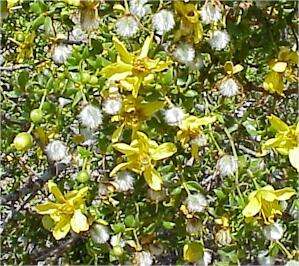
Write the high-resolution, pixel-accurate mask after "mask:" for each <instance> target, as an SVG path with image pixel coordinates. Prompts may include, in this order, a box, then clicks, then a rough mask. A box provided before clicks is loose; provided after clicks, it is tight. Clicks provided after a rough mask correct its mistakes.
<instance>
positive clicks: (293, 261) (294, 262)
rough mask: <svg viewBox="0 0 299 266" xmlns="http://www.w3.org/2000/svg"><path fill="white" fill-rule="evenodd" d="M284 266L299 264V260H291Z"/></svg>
mask: <svg viewBox="0 0 299 266" xmlns="http://www.w3.org/2000/svg"><path fill="white" fill-rule="evenodd" d="M273 264H274V263H273ZM273 264H272V265H273ZM284 266H299V262H298V261H296V260H289V261H288V262H287V263H286V264H285V265H284Z"/></svg>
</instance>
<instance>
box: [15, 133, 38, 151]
mask: <svg viewBox="0 0 299 266" xmlns="http://www.w3.org/2000/svg"><path fill="white" fill-rule="evenodd" d="M32 143H33V138H32V136H31V135H30V134H29V133H27V132H22V133H19V134H18V135H17V136H16V137H15V139H14V141H13V144H14V145H15V147H16V149H17V150H18V151H26V150H28V149H29V148H30V147H31V146H32Z"/></svg>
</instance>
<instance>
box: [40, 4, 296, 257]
mask: <svg viewBox="0 0 299 266" xmlns="http://www.w3.org/2000/svg"><path fill="white" fill-rule="evenodd" d="M93 3H94V2H93ZM81 5H82V3H81ZM88 8H91V9H92V10H95V6H93V5H92V6H91V7H90V6H89V7H88ZM174 9H175V12H176V13H177V14H178V16H179V17H180V19H181V21H180V27H179V29H178V31H177V32H176V34H175V39H180V38H181V37H182V36H184V37H186V36H189V38H190V37H191V39H192V42H193V43H194V44H197V43H199V41H200V40H201V39H202V37H203V28H202V25H201V23H200V21H199V11H198V10H197V9H196V7H195V5H194V4H192V3H189V4H184V3H182V2H179V1H178V2H175V3H174ZM186 29H188V30H186ZM152 42H153V34H150V36H148V37H147V38H146V39H145V41H144V44H143V46H142V47H141V49H140V50H138V51H135V52H129V51H128V50H127V48H126V46H125V45H124V43H123V42H121V41H120V40H119V39H118V38H117V37H113V44H114V47H115V49H116V51H117V59H116V62H115V63H111V64H109V65H107V66H105V67H104V68H103V69H101V71H100V75H101V76H102V77H104V78H106V79H107V83H108V84H109V86H110V87H114V88H116V91H111V92H109V95H108V96H107V97H108V98H110V99H112V98H113V97H121V99H122V107H121V110H120V112H118V113H117V114H114V115H113V116H112V117H111V121H112V122H118V123H120V126H119V127H117V129H116V130H115V131H114V133H113V135H112V143H113V145H112V147H113V148H114V149H115V150H117V151H118V152H120V153H122V154H123V155H124V156H123V157H124V158H125V160H126V161H125V162H121V163H119V164H118V165H117V166H115V168H114V169H113V170H112V171H111V172H110V176H111V177H113V176H115V175H116V173H117V172H118V171H120V170H126V169H127V170H130V171H132V172H135V173H137V174H138V175H142V176H143V177H144V179H145V182H146V183H147V184H148V186H149V187H150V188H151V189H152V190H155V191H158V190H161V189H162V185H163V178H162V176H161V174H160V173H159V172H158V171H157V170H156V168H155V166H156V164H157V161H160V160H163V159H166V158H169V157H171V156H172V155H174V154H175V153H176V152H177V148H176V146H175V144H173V143H162V144H160V145H159V144H158V143H157V142H156V141H154V140H151V139H150V138H148V136H147V135H146V134H145V133H144V132H141V131H140V130H141V128H142V123H143V122H145V121H146V120H148V119H149V118H150V117H151V116H152V115H153V114H154V113H155V112H156V111H158V110H160V109H161V108H163V107H164V106H165V104H166V103H167V101H166V102H164V101H152V102H147V101H145V100H144V97H143V95H142V94H143V90H144V88H145V87H146V86H150V85H152V84H153V83H154V82H155V75H156V74H157V73H159V72H162V71H164V70H166V69H168V68H169V67H170V66H171V65H172V63H173V62H172V60H171V59H170V58H169V57H166V59H165V60H161V59H159V58H155V59H152V58H150V57H149V56H148V54H149V50H150V47H151V44H152ZM296 61H297V53H294V52H290V51H288V50H286V49H282V50H281V51H280V53H279V56H278V59H276V60H273V61H272V62H270V64H269V66H270V69H271V70H270V72H269V73H268V75H267V76H266V78H265V81H264V88H265V89H266V90H269V91H270V92H277V93H279V94H283V87H284V86H283V78H284V77H286V78H289V79H291V80H294V79H295V77H294V73H293V72H292V66H293V65H294V64H296ZM224 69H225V72H226V75H227V76H226V77H225V79H224V80H222V81H221V84H222V83H223V81H226V80H229V79H232V80H233V81H234V84H237V79H236V78H235V77H234V75H235V74H237V73H238V72H240V71H242V70H243V66H242V65H239V64H238V65H235V66H234V65H233V63H232V62H226V64H225V66H224ZM237 87H238V86H237ZM224 90H225V88H224ZM215 121H216V117H215V116H206V117H201V118H199V117H196V116H193V115H190V114H185V115H184V118H183V119H182V122H181V123H179V124H178V125H177V126H178V131H177V139H178V141H180V143H181V144H182V146H183V147H188V146H189V145H190V146H191V154H192V156H193V158H195V159H198V147H199V146H198V143H197V142H196V141H194V140H195V139H196V138H198V137H199V136H201V135H202V126H206V125H210V124H212V123H214V122H215ZM269 121H270V123H271V126H272V128H273V129H274V130H275V131H276V132H277V133H276V136H275V138H273V139H270V140H268V141H266V143H265V144H264V145H263V150H266V149H270V148H273V149H275V150H277V151H278V152H279V153H280V154H282V155H288V156H289V160H290V163H291V164H292V165H293V166H294V167H295V168H296V169H297V170H298V171H299V161H298V160H299V145H298V136H299V124H298V125H297V127H295V126H288V125H286V124H285V123H284V122H283V121H281V120H280V119H279V118H277V117H276V116H274V115H271V116H270V117H269ZM125 128H129V129H131V130H132V138H131V143H130V144H126V143H120V142H118V141H119V139H121V136H122V134H123V130H124V129H125ZM48 187H49V190H50V192H51V193H52V194H53V195H54V196H55V198H56V202H55V203H53V202H48V203H44V204H41V205H38V206H36V211H37V212H38V213H40V214H43V215H46V216H45V217H44V218H43V224H44V226H45V227H46V228H48V229H50V230H51V231H53V235H54V237H55V238H56V239H61V238H63V237H64V236H65V235H66V234H67V233H68V232H69V231H70V229H72V230H73V231H74V232H76V233H80V232H82V231H86V230H88V229H89V224H90V221H88V219H87V217H86V216H85V214H84V210H85V197H86V193H87V191H88V188H83V189H81V190H79V191H71V192H68V193H67V194H66V195H65V196H63V195H62V193H61V192H60V191H59V189H58V187H57V185H56V184H55V183H53V182H52V181H50V182H49V183H48ZM294 194H295V191H294V190H293V189H291V188H284V189H279V190H275V189H274V188H273V187H272V186H270V185H266V186H265V187H263V188H259V189H257V190H256V191H254V192H252V193H251V194H250V195H249V203H248V204H247V206H246V207H245V209H244V210H243V215H244V216H245V217H246V218H250V217H251V218H252V217H255V218H257V220H260V219H262V221H263V222H264V223H265V224H270V223H273V222H274V219H275V217H276V216H277V215H281V214H282V208H281V206H280V204H279V201H282V200H287V199H289V198H290V197H292V196H293V195H294ZM222 226H223V228H225V230H228V231H229V229H228V228H229V226H228V222H227V221H225V222H222ZM201 245H202V244H201V243H195V242H193V243H192V244H190V245H185V247H184V257H185V258H186V260H188V261H196V260H198V258H200V257H201V256H198V253H196V257H195V258H194V257H193V255H194V254H195V253H194V252H193V251H192V250H194V249H197V248H198V246H201Z"/></svg>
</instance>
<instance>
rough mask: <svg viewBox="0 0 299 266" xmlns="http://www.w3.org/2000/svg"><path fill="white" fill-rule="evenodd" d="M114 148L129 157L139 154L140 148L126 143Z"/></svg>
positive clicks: (116, 145)
mask: <svg viewBox="0 0 299 266" xmlns="http://www.w3.org/2000/svg"><path fill="white" fill-rule="evenodd" d="M112 147H113V148H114V149H116V150H118V151H119V152H121V153H123V154H125V155H127V156H128V155H132V154H135V153H138V148H133V147H131V146H130V145H128V144H125V143H115V144H113V145H112Z"/></svg>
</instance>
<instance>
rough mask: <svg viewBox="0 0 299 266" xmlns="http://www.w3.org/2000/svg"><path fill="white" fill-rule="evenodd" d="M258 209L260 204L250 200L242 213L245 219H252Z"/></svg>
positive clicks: (253, 199) (254, 199)
mask: <svg viewBox="0 0 299 266" xmlns="http://www.w3.org/2000/svg"><path fill="white" fill-rule="evenodd" d="M260 209H261V203H260V202H259V201H258V200H257V199H256V198H252V199H251V200H250V201H249V203H248V204H247V206H246V207H245V208H244V210H243V212H242V213H243V215H244V216H245V217H253V216H255V215H256V214H257V213H258V212H259V211H260Z"/></svg>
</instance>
